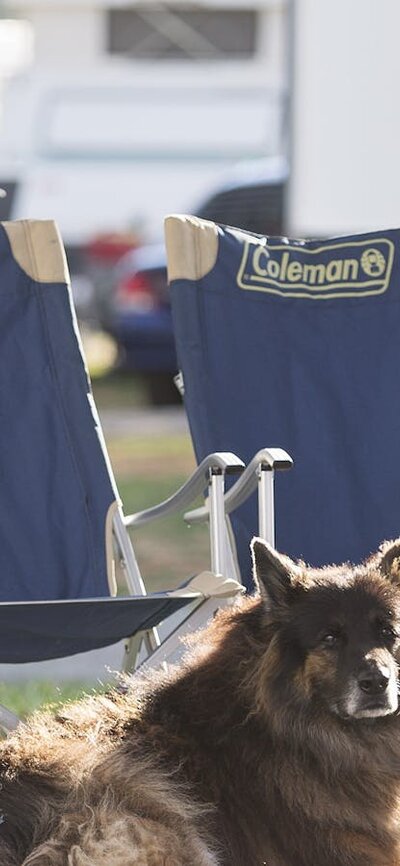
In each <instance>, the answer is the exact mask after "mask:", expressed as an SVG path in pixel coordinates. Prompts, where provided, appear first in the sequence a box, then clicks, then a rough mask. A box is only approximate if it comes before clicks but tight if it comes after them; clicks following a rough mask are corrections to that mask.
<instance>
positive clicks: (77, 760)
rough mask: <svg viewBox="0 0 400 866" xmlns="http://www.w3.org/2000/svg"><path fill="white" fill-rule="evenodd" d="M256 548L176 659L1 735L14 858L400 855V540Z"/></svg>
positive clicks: (235, 859)
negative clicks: (241, 583) (242, 584)
mask: <svg viewBox="0 0 400 866" xmlns="http://www.w3.org/2000/svg"><path fill="white" fill-rule="evenodd" d="M254 555H255V563H256V574H257V576H258V580H259V584H260V596H259V597H256V598H254V599H246V600H244V601H241V602H240V603H239V604H238V605H237V606H236V607H235V609H233V610H231V611H227V612H225V613H224V614H222V615H221V616H219V617H218V618H217V619H216V620H215V621H214V622H213V623H212V625H211V626H210V628H209V629H208V630H207V631H206V632H205V633H204V634H203V635H202V636H201V638H199V641H198V646H197V647H194V648H193V652H192V654H191V656H190V657H189V658H188V659H187V660H186V662H185V663H184V664H183V665H182V666H181V667H180V668H179V670H177V671H175V672H171V673H170V674H169V675H164V676H162V677H159V678H156V679H155V680H154V681H153V682H150V683H149V684H147V685H146V684H144V683H143V682H139V683H136V684H133V686H132V688H131V689H130V690H129V691H128V692H127V694H125V695H115V696H114V697H111V698H104V697H103V698H97V699H88V700H87V701H86V702H82V703H80V704H78V705H76V706H75V707H72V708H70V709H67V710H66V711H65V713H64V714H59V716H58V717H56V719H54V720H53V719H52V718H51V717H50V716H45V717H39V718H38V719H37V720H36V721H35V720H34V721H33V722H32V723H31V725H29V726H28V727H26V728H25V727H23V726H22V727H21V728H20V730H19V731H18V732H17V733H16V734H15V735H13V737H11V738H10V739H9V740H8V741H6V742H5V744H4V746H3V747H2V751H1V761H2V764H1V766H2V781H3V789H2V791H1V794H0V809H1V811H2V812H3V815H4V821H3V823H2V825H1V826H0V838H1V839H2V841H3V848H2V851H1V853H0V864H1V866H17V864H18V866H21V862H22V861H23V860H24V858H26V857H28V855H30V856H29V857H28V860H27V864H28V863H29V864H31V866H34V864H38V866H39V864H40V866H67V864H68V866H78V864H79V866H81V864H82V866H83V864H84V866H228V864H229V866H244V864H246V866H261V864H262V863H264V862H265V863H266V864H268V866H310V864H311V863H312V864H313V866H399V864H400V853H399V840H400V831H399V829H398V826H399V823H398V819H399V774H400V738H399V723H398V721H397V710H398V704H397V700H398V698H397V670H398V667H397V666H398V661H399V657H398V656H399V639H398V631H397V630H399V633H400V592H399V587H398V584H399V582H400V581H399V568H398V565H399V559H400V548H399V547H398V546H396V545H392V546H391V547H389V546H388V547H387V548H385V549H384V551H383V552H382V553H381V554H379V555H378V556H377V557H376V558H375V560H374V561H371V562H370V563H367V564H366V565H365V566H364V567H363V568H360V569H358V570H350V569H345V568H341V569H336V570H335V569H327V570H325V571H321V572H309V571H306V570H305V569H304V568H303V567H302V566H297V565H295V564H294V563H291V562H290V560H288V559H287V558H285V557H279V556H278V555H277V554H275V553H274V552H272V551H270V550H269V549H268V548H266V547H265V546H264V545H262V544H261V542H257V543H256V544H255V545H254Z"/></svg>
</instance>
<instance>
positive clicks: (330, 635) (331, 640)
mask: <svg viewBox="0 0 400 866" xmlns="http://www.w3.org/2000/svg"><path fill="white" fill-rule="evenodd" d="M338 641H339V635H338V634H337V633H336V632H333V631H329V632H327V633H326V634H324V635H323V637H322V638H321V643H322V645H323V646H325V647H328V648H329V649H331V648H332V649H333V647H335V646H336V645H337V643H338Z"/></svg>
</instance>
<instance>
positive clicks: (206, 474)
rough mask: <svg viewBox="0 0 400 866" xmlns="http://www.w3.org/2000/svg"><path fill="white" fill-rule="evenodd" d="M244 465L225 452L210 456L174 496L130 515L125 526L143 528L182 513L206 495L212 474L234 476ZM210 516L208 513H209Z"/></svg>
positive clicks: (126, 518)
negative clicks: (197, 499) (155, 521)
mask: <svg viewBox="0 0 400 866" xmlns="http://www.w3.org/2000/svg"><path fill="white" fill-rule="evenodd" d="M243 469H244V463H243V462H242V460H239V458H238V457H236V455H235V454H231V453H229V452H225V451H217V452H215V454H209V455H208V457H205V458H204V460H202V462H201V463H200V464H199V466H198V467H197V469H195V471H194V472H193V474H192V475H191V476H190V478H189V479H188V480H187V481H186V483H185V484H183V486H182V487H180V488H179V490H177V492H176V493H174V494H173V496H170V497H169V498H168V499H165V500H164V502H160V503H159V505H155V506H154V507H153V508H147V509H146V510H145V511H138V512H137V513H136V514H128V515H127V516H126V517H124V524H125V526H132V527H135V526H142V525H143V524H145V523H149V522H150V521H151V520H157V519H159V518H160V517H166V515H167V514H176V512H177V511H181V510H182V509H183V508H185V507H186V506H187V505H189V504H190V503H191V502H193V500H194V499H196V498H197V496H200V494H202V495H203V494H204V489H205V488H206V487H207V486H208V484H209V481H210V473H212V477H213V474H214V473H218V474H220V475H221V476H222V478H223V477H224V476H225V474H226V473H229V474H234V473H237V472H242V471H243ZM207 514H208V512H207Z"/></svg>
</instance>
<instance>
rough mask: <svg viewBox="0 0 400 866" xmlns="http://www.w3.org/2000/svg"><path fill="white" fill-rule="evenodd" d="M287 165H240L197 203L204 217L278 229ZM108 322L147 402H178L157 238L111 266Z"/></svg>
mask: <svg viewBox="0 0 400 866" xmlns="http://www.w3.org/2000/svg"><path fill="white" fill-rule="evenodd" d="M287 175H288V172H287V165H286V162H285V161H284V160H282V159H272V160H271V159H269V160H260V161H257V162H253V163H249V164H248V165H246V166H241V167H240V168H238V169H237V171H236V172H235V173H234V174H232V175H231V180H230V182H229V183H227V184H225V185H224V186H221V187H220V188H219V189H218V190H217V191H216V192H215V194H214V195H211V196H210V197H209V198H208V199H207V200H206V201H205V202H204V203H203V204H202V205H201V206H200V207H198V208H195V209H194V210H192V211H191V212H192V213H194V214H196V215H197V216H199V217H203V218H204V219H209V220H212V221H214V222H218V223H223V224H225V225H233V226H237V227H239V228H243V229H247V230H248V231H253V232H256V233H257V234H277V235H280V234H282V233H283V203H284V188H285V184H286V180H287ZM110 303H111V310H110V325H109V330H110V331H111V333H112V335H113V337H114V339H115V340H116V342H117V345H118V348H119V355H120V364H121V366H122V367H124V368H125V369H129V370H132V371H134V372H136V373H138V374H140V375H141V376H142V377H143V378H144V379H145V381H146V385H147V388H148V393H149V397H150V400H151V402H153V403H156V404H162V403H164V404H165V403H172V402H178V401H179V399H180V397H179V393H178V391H177V389H176V387H175V385H174V382H173V376H174V375H175V374H176V373H177V360H176V352H175V342H174V335H173V328H172V316H171V309H170V303H169V294H168V282H167V269H166V254H165V248H164V245H163V244H149V245H148V246H143V247H140V248H138V249H135V250H132V251H131V252H129V253H127V254H126V255H124V256H123V258H122V259H121V260H120V262H119V263H118V265H117V268H116V274H115V284H114V292H113V295H112V298H111V301H110Z"/></svg>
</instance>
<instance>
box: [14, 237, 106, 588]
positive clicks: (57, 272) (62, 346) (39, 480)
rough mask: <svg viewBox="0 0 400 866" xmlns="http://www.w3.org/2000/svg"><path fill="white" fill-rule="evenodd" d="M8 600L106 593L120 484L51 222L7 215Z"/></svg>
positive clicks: (65, 270) (59, 241) (64, 262)
mask: <svg viewBox="0 0 400 866" xmlns="http://www.w3.org/2000/svg"><path fill="white" fill-rule="evenodd" d="M0 489H1V491H2V496H1V505H0V575H1V577H0V600H2V601H4V600H7V601H10V600H29V599H65V598H90V597H96V596H107V595H109V594H110V589H111V591H113V586H112V569H111V567H110V560H111V555H110V554H111V549H110V544H111V524H112V514H113V513H114V510H115V508H116V500H117V493H116V489H115V485H114V481H113V478H112V473H111V471H110V469H109V466H108V463H107V455H106V452H105V450H104V449H103V444H102V435H101V429H100V425H99V421H98V417H97V414H96V409H95V406H94V403H93V400H92V397H91V390H90V384H89V380H88V377H87V374H86V370H85V365H84V361H83V356H82V353H81V349H80V342H79V337H78V331H77V327H76V320H75V314H74V311H73V307H72V303H71V295H70V286H69V277H68V272H67V266H66V260H65V254H64V250H63V246H62V242H61V240H60V237H59V235H58V232H57V229H56V227H55V224H54V223H53V222H50V221H25V220H23V221H20V222H15V223H1V224H0Z"/></svg>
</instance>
